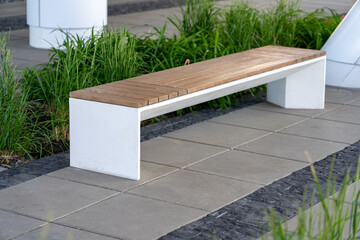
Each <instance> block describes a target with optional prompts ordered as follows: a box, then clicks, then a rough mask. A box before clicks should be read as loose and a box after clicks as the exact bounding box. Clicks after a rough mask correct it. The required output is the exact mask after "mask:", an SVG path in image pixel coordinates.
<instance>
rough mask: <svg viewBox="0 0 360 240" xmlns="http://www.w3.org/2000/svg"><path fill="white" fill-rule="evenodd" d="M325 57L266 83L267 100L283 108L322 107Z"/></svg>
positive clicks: (323, 100)
mask: <svg viewBox="0 0 360 240" xmlns="http://www.w3.org/2000/svg"><path fill="white" fill-rule="evenodd" d="M325 68H326V60H325V58H324V59H322V60H320V61H317V62H314V63H312V64H311V65H307V66H303V67H302V68H301V69H299V71H297V72H295V73H293V74H291V75H289V76H287V77H286V78H285V79H281V80H277V81H274V82H271V83H268V86H267V101H268V102H271V103H273V104H276V105H279V106H281V107H284V108H298V109H323V108H324V102H325V72H326V69H325Z"/></svg>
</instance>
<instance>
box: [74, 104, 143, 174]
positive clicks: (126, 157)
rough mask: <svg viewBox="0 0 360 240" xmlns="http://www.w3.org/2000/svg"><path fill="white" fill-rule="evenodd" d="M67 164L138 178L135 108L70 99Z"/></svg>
mask: <svg viewBox="0 0 360 240" xmlns="http://www.w3.org/2000/svg"><path fill="white" fill-rule="evenodd" d="M70 165H71V166H72V167H77V168H81V169H86V170H91V171H95V172H100V173H105V174H110V175H114V176H119V177H124V178H129V179H133V180H139V179H140V113H139V110H138V109H137V108H130V107H123V106H117V105H112V104H105V103H99V102H93V101H86V100H81V99H74V98H70Z"/></svg>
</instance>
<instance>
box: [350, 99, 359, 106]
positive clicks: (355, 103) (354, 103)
mask: <svg viewBox="0 0 360 240" xmlns="http://www.w3.org/2000/svg"><path fill="white" fill-rule="evenodd" d="M349 105H353V106H358V107H360V98H359V99H357V100H355V101H352V102H350V103H349Z"/></svg>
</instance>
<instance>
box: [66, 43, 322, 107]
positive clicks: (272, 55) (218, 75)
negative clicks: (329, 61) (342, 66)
mask: <svg viewBox="0 0 360 240" xmlns="http://www.w3.org/2000/svg"><path fill="white" fill-rule="evenodd" d="M323 55H325V52H324V51H317V50H309V49H299V48H289V47H280V46H266V47H261V48H257V49H252V50H249V51H245V52H240V53H235V54H231V55H228V56H224V57H220V58H216V59H211V60H208V61H203V62H199V63H194V64H190V65H187V66H181V67H176V68H172V69H168V70H164V71H160V72H155V73H150V74H147V75H142V76H138V77H134V78H130V79H126V80H122V81H118V82H113V83H108V84H104V85H101V86H98V87H93V88H88V89H83V90H79V91H75V92H71V93H70V97H73V98H80V99H86V100H92V101H99V102H104V103H111V104H119V105H124V106H129V107H137V108H138V107H143V106H146V105H149V104H154V103H157V102H161V101H165V100H167V99H171V98H175V97H178V96H182V95H185V94H188V93H192V92H196V91H199V90H203V89H207V88H210V87H214V86H218V85H220V84H224V83H228V82H231V81H234V80H238V79H241V78H246V77H249V76H253V75H256V74H260V73H264V72H267V71H271V70H275V69H278V68H281V67H285V66H289V65H292V64H295V63H299V62H303V61H307V60H310V59H313V58H317V57H320V56H323Z"/></svg>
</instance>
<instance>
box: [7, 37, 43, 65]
mask: <svg viewBox="0 0 360 240" xmlns="http://www.w3.org/2000/svg"><path fill="white" fill-rule="evenodd" d="M9 46H10V47H11V48H12V50H11V53H12V56H13V58H14V59H23V60H27V61H29V60H30V61H33V60H35V61H37V62H41V63H47V62H48V61H49V53H50V51H49V50H44V49H36V48H32V47H30V46H29V43H28V39H18V40H13V41H10V42H9Z"/></svg>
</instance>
